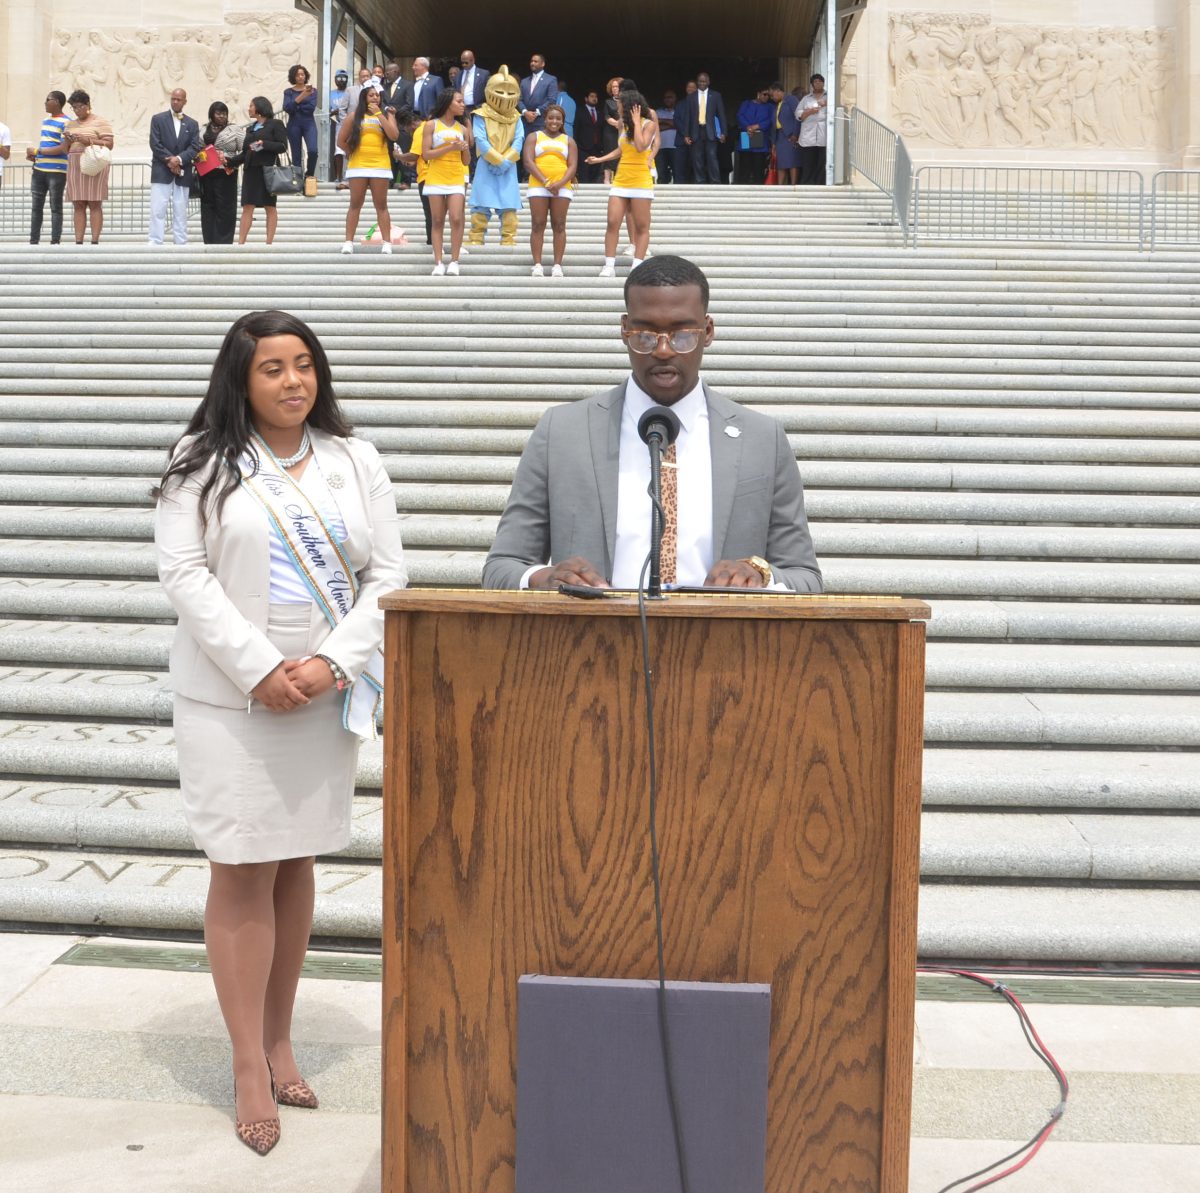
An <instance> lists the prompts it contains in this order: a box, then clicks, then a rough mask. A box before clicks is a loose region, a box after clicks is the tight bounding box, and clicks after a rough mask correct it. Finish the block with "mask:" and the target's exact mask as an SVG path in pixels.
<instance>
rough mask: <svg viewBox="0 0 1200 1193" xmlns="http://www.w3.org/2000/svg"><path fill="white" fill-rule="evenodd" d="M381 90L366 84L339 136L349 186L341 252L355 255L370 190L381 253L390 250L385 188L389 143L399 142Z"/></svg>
mask: <svg viewBox="0 0 1200 1193" xmlns="http://www.w3.org/2000/svg"><path fill="white" fill-rule="evenodd" d="M381 98H382V93H381V90H380V88H378V87H373V86H371V85H370V84H368V85H367V86H366V87H364V88H363V89H362V92H361V94H360V95H359V97H358V104H357V105H356V106H355V109H354V116H353V117H352V118H351V119H350V120H347V121H346V123H345V126H344V127H343V128H342V129H341V131H340V132H339V133H338V146H339V148H341V149H343V150H344V151H345V153H346V180H347V181H348V182H349V183H350V206H349V208H348V209H347V211H346V243H345V244H343V245H342V252H343V253H352V252H354V233H355V232H356V231H357V230H358V217H359V214H360V212H361V211H362V208H363V202H364V200H365V199H366V197H367V189H368V188H370V191H371V202H372V203H374V204H375V215H376V218H377V219H378V221H379V235H380V237H381V238H382V240H383V251H384V252H385V253H390V252H391V251H392V217H391V216H390V215H389V214H388V188H389V187H390V186H391V185H392V159H391V156H390V154H389V152H388V143H389V142H391V141H398V140H399V139H400V128H399V126H398V124H397V122H396V113H395V112H394V111H393V110H392V109H391V108H387V109H385V108H384V107H383V106H382V104H381V102H380V101H381Z"/></svg>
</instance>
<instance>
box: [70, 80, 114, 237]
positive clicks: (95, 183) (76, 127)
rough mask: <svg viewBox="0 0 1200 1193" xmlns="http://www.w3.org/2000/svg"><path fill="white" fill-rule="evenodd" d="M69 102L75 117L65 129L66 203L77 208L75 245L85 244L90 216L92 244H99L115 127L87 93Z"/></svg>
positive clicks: (80, 94) (74, 97) (77, 93)
mask: <svg viewBox="0 0 1200 1193" xmlns="http://www.w3.org/2000/svg"><path fill="white" fill-rule="evenodd" d="M67 103H69V104H70V105H71V111H72V112H74V114H75V119H74V120H72V121H71V123H70V124H68V125H67V127H66V128H65V129H64V130H63V140H64V141H66V143H67V146H68V150H67V200H68V202H70V203H72V204H74V207H75V243H76V244H83V234H84V232H85V231H86V230H87V225H88V217H89V215H90V217H91V224H92V244H99V243H100V232H101V231H102V229H103V228H104V206H103V204H104V201H105V199H107V198H108V175H109V171H110V169H111V167H112V151H113V127H112V125H111V124H109V122H108V121H107V120H104V119H103V118H101V117H100V116H97V115H96V113H95V112H93V111H92V100H91V96H89V95H88V93H87V92H86V91H72V92H71V98H70V99H68V100H67Z"/></svg>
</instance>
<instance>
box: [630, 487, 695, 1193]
mask: <svg viewBox="0 0 1200 1193" xmlns="http://www.w3.org/2000/svg"><path fill="white" fill-rule="evenodd" d="M649 491H650V500H651V502H652V503H653V504H654V507H655V509H656V510H657V511H658V516H659V518H661V519H662V520H663V522H665V521H666V518H665V516H664V513H663V508H662V504H661V502H659V500H658V499H657V498H656V497H655V496H654V492H653V484H652V485H651V487H650V490H649ZM653 553H654V547H653V545H652V546H651V548H650V551H649V552H648V553H647V555H646V562H645V563H643V564H642V570H641V573H640V574H639V575H638V620H639V622H640V623H641V631H642V679H643V681H644V684H645V690H646V742H647V749H648V753H649V760H650V870H651V874H652V877H653V881H654V932H655V939H656V942H657V945H658V1037H659V1040H660V1042H661V1043H662V1055H663V1070H664V1072H665V1074H666V1079H667V1101H668V1103H669V1104H670V1109H671V1130H672V1132H673V1133H674V1136H675V1158H676V1161H677V1162H678V1164H679V1188H680V1190H681V1193H689V1189H690V1185H689V1182H688V1174H687V1156H686V1153H685V1151H684V1147H683V1122H682V1119H681V1117H680V1114H679V1100H678V1097H677V1095H676V1092H675V1066H674V1062H673V1060H672V1057H671V1033H670V1028H669V1024H668V1020H667V968H666V962H665V960H664V950H663V913H662V877H661V873H660V866H659V855H658V828H657V826H656V824H655V821H656V818H657V814H658V755H657V752H656V750H655V747H654V672H653V669H652V668H651V666H650V624H649V621H648V619H647V617H646V578H647V575H648V573H649V570H650V558H651V556H652V555H653Z"/></svg>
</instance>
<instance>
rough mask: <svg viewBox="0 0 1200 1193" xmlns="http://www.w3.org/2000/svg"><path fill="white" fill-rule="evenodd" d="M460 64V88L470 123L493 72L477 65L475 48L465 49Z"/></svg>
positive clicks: (459, 60)
mask: <svg viewBox="0 0 1200 1193" xmlns="http://www.w3.org/2000/svg"><path fill="white" fill-rule="evenodd" d="M458 66H459V75H458V89H459V91H461V92H462V95H463V104H464V106H465V107H466V109H467V112H466V115H467V121H468V123H469V122H470V119H471V113H472V112H474V111H475V109H476V108H478V107H481V106H482V104H483V89H484V88H485V87H486V86H487V81H488V79H490V78H491V77H492V72H491V71H490V70H484V69H483V67H482V66H476V65H475V51H474V50H463V52H462V53H461V54H460V55H459V56H458Z"/></svg>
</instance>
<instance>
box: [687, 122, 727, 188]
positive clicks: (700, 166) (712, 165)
mask: <svg viewBox="0 0 1200 1193" xmlns="http://www.w3.org/2000/svg"><path fill="white" fill-rule="evenodd" d="M691 150H692V181H693V182H720V181H721V167H720V164H719V162H718V160H717V142H716V141H710V140H709V139H708V137H707V136H706V135H705V134H704V130H701V132H700V136H698V137H695V138H694V139H693V140H692V144H691Z"/></svg>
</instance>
